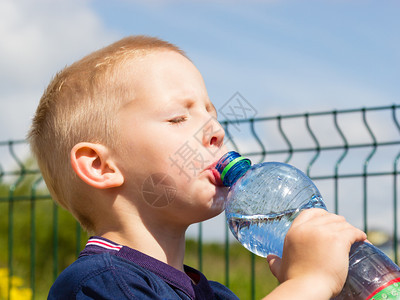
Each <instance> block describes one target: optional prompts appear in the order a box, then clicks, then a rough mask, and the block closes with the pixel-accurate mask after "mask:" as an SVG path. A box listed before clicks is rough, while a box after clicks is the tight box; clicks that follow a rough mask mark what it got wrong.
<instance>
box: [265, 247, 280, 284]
mask: <svg viewBox="0 0 400 300" xmlns="http://www.w3.org/2000/svg"><path fill="white" fill-rule="evenodd" d="M267 262H268V265H269V269H270V270H271V273H272V275H274V276H275V277H276V278H277V279H278V281H279V282H282V281H281V278H280V275H279V274H280V270H281V263H282V259H281V258H280V257H279V256H276V255H273V254H270V255H268V256H267Z"/></svg>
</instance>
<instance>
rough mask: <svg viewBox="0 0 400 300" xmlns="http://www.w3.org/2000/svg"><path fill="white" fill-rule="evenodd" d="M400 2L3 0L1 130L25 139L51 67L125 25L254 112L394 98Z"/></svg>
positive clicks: (118, 33)
mask: <svg viewBox="0 0 400 300" xmlns="http://www.w3.org/2000/svg"><path fill="white" fill-rule="evenodd" d="M399 13H400V2H398V1H395V0H392V1H384V2H382V1H379V2H378V1H344V0H343V1H342V0H328V1H284V0H270V1H224V0H221V1H168V0H165V1H161V0H151V1H134V0H114V1H108V0H99V1H95V0H91V1H88V0H83V1H82V0H70V1H61V0H57V1H50V0H37V1H30V0H3V1H2V2H1V3H0V113H1V117H0V122H1V124H0V125H1V128H0V140H6V139H10V138H11V139H18V138H24V136H25V133H26V131H27V129H28V127H29V123H30V119H31V117H32V115H33V113H34V110H35V108H36V105H37V103H38V100H39V98H40V96H41V94H42V91H43V89H44V88H45V87H46V85H47V83H48V82H49V80H50V78H51V76H53V75H54V73H55V72H56V71H58V70H59V69H61V68H62V67H63V66H65V65H67V64H70V63H72V62H73V61H74V60H76V59H78V58H80V57H82V56H84V55H86V54H87V53H89V52H91V51H92V50H94V49H97V48H100V47H102V46H105V45H107V44H108V43H111V42H113V41H115V40H117V39H119V38H122V37H123V36H126V35H131V34H148V35H153V36H158V37H160V38H163V39H166V40H168V41H170V42H172V43H175V44H177V45H178V46H180V47H181V48H182V49H183V50H185V51H186V52H187V54H188V56H189V57H190V58H191V59H192V60H193V62H194V63H195V64H196V66H197V67H198V68H199V69H200V71H201V72H202V74H203V76H204V79H205V81H206V84H207V87H208V91H209V95H210V98H211V99H212V100H213V102H214V104H215V106H216V107H217V108H219V107H221V106H223V104H224V103H225V102H226V101H227V100H228V99H229V98H230V97H231V96H232V95H233V94H234V93H235V92H239V93H240V94H241V95H243V96H244V97H245V98H246V99H247V100H248V101H249V102H250V103H252V105H253V106H254V107H255V108H256V109H257V112H258V116H270V115H275V114H285V113H298V112H306V111H309V112H314V111H320V110H331V109H344V108H358V107H362V106H380V105H389V104H393V103H399V95H400V84H399V83H398V81H399V78H400V76H399V75H400V35H399V29H400V18H399V17H398V16H399Z"/></svg>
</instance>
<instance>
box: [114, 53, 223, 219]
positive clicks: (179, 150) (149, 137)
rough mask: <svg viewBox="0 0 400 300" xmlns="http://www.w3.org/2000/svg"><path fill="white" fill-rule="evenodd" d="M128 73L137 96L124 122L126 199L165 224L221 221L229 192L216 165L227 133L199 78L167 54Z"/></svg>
mask: <svg viewBox="0 0 400 300" xmlns="http://www.w3.org/2000/svg"><path fill="white" fill-rule="evenodd" d="M125 68H126V69H125ZM124 70H126V74H127V78H126V80H128V82H129V84H130V85H131V86H132V88H133V90H134V91H135V96H134V98H135V99H134V100H133V101H131V102H130V103H128V104H126V105H125V106H124V107H123V108H122V109H121V110H120V112H119V116H118V121H119V126H120V135H121V139H122V140H121V144H122V147H121V149H120V151H118V153H119V168H120V169H121V171H122V172H123V175H124V177H125V182H124V185H123V189H124V193H126V195H125V196H126V197H127V198H129V199H132V200H134V201H135V203H136V205H139V206H140V207H142V208H145V209H146V211H148V210H149V209H150V210H152V211H151V213H152V214H153V217H154V218H157V221H159V222H161V223H162V224H168V223H166V222H169V223H171V222H172V223H176V225H185V226H187V225H190V224H192V223H195V222H199V221H202V220H205V219H208V218H211V217H213V216H215V215H217V214H219V213H220V212H221V211H222V210H223V208H224V206H223V204H224V201H223V199H224V197H225V195H226V193H227V189H226V188H225V187H222V186H221V185H220V181H219V176H218V175H216V174H215V172H213V171H212V170H211V169H212V168H210V166H212V165H213V164H215V162H216V161H217V160H218V159H219V158H220V157H221V156H222V155H223V154H224V153H225V152H226V148H225V146H224V145H223V139H224V130H223V128H222V127H221V125H220V124H219V123H218V122H217V120H216V117H217V116H216V110H215V108H214V106H213V105H212V103H211V102H210V99H209V98H208V95H207V90H206V87H205V85H204V81H203V79H202V76H201V74H200V72H199V71H198V70H197V69H196V67H195V66H194V65H193V64H192V63H191V62H190V61H189V60H188V59H187V58H185V57H184V56H182V55H180V54H179V53H176V52H173V51H167V50H165V51H156V52H154V53H151V54H148V55H146V56H145V57H144V58H142V59H141V60H135V61H132V62H128V63H126V64H125V66H124Z"/></svg>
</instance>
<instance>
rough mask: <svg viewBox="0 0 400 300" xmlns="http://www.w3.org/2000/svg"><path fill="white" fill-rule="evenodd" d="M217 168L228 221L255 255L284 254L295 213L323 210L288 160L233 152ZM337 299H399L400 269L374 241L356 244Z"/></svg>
mask: <svg viewBox="0 0 400 300" xmlns="http://www.w3.org/2000/svg"><path fill="white" fill-rule="evenodd" d="M216 169H217V170H218V172H219V173H220V174H221V180H222V182H223V184H224V185H226V186H229V187H230V190H229V193H228V196H227V201H226V208H225V214H226V220H227V223H228V226H229V228H230V230H231V232H232V234H233V235H234V236H235V238H236V239H237V240H238V241H239V242H240V243H241V244H242V245H243V246H244V247H245V248H247V249H248V250H250V251H251V252H253V253H255V254H257V255H259V256H262V257H266V256H267V255H269V254H275V255H278V256H280V257H282V250H283V242H284V238H285V235H286V233H287V231H288V230H289V227H290V225H291V223H292V222H293V220H294V219H295V218H296V216H297V215H298V214H299V213H300V212H301V211H302V210H304V209H308V208H312V207H318V208H323V209H326V206H325V204H324V202H323V199H322V196H321V194H320V192H319V191H318V189H317V187H316V186H315V185H314V183H313V182H312V181H311V179H310V178H308V177H307V176H306V175H305V174H304V173H303V172H301V171H300V170H298V169H296V168H295V167H293V166H291V165H288V164H284V163H279V162H265V163H261V164H256V165H254V166H251V162H250V160H249V159H247V158H244V157H242V156H240V154H238V153H237V152H234V151H232V152H228V153H227V154H225V155H224V156H223V157H222V158H221V159H220V160H219V161H218V163H217V165H216ZM335 299H336V300H342V299H363V300H365V299H371V300H372V299H374V300H378V299H400V268H399V267H398V266H397V265H396V264H395V263H393V262H392V261H391V260H390V259H389V258H388V257H387V256H386V255H385V254H384V253H383V252H381V251H380V250H379V249H378V248H376V247H375V246H373V245H370V244H367V243H356V244H354V245H353V246H352V249H351V251H350V262H349V274H348V277H347V280H346V283H345V286H344V288H343V290H342V292H341V293H340V295H339V296H337V297H336V298H335Z"/></svg>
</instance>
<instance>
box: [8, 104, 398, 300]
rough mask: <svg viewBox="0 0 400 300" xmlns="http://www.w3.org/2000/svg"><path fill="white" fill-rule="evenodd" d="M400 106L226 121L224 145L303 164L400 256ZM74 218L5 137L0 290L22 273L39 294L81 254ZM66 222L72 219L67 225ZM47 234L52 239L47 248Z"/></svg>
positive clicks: (333, 199) (17, 144)
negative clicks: (3, 279)
mask: <svg viewBox="0 0 400 300" xmlns="http://www.w3.org/2000/svg"><path fill="white" fill-rule="evenodd" d="M399 108H400V105H392V106H382V107H370V108H359V109H348V110H333V111H324V112H312V113H303V114H291V115H278V116H270V117H257V118H255V117H254V118H250V119H249V118H247V119H229V118H225V120H223V121H221V124H222V126H223V127H224V129H225V132H226V137H225V139H226V143H227V145H228V148H231V149H232V150H236V151H238V152H240V153H241V154H242V155H243V156H246V157H249V158H250V159H251V160H252V161H253V163H259V162H263V161H280V162H286V163H290V164H292V165H294V166H296V167H298V168H299V169H301V170H303V171H304V172H305V173H306V174H307V175H308V176H309V177H311V179H313V181H314V182H315V183H316V185H317V186H318V188H319V190H320V192H321V194H322V196H323V197H324V200H325V202H326V204H327V206H328V209H329V210H330V211H333V212H336V213H339V214H341V215H344V216H345V217H346V219H347V220H349V222H350V223H352V224H354V225H355V226H357V227H359V228H361V229H363V230H364V231H366V232H368V233H370V234H371V236H369V237H370V239H374V241H375V243H376V244H377V245H378V246H379V247H380V248H381V249H382V250H384V251H385V252H386V253H387V254H388V255H390V256H391V257H392V258H393V259H394V260H395V262H396V263H398V261H399V258H398V213H399V209H398V205H397V198H398V194H399V191H398V184H399V179H398V175H399V170H398V169H399V166H398V164H399V158H400V151H399V149H400V148H399V145H400V124H399V117H398V110H399ZM71 220H72V218H71V217H70V216H69V215H68V214H66V213H65V212H64V211H63V210H61V209H59V208H58V207H57V206H56V205H55V204H53V202H52V201H51V197H50V195H49V193H48V191H47V189H46V188H45V185H44V183H43V180H42V178H41V176H40V172H39V170H38V168H37V166H36V164H35V162H34V161H33V159H32V158H30V154H29V147H28V145H27V144H26V141H25V140H10V141H5V142H0V270H1V269H7V277H8V280H7V291H6V292H5V293H3V297H5V298H6V299H7V298H8V299H10V298H12V295H13V289H15V288H18V287H14V285H15V277H16V275H18V276H20V277H22V278H24V280H25V285H26V286H27V287H29V288H30V290H31V293H32V298H38V297H40V295H41V293H40V291H39V290H40V289H41V288H43V287H41V285H43V284H45V283H43V282H44V281H43V280H44V277H47V278H48V277H51V278H52V279H53V280H54V278H56V277H57V275H58V274H59V273H60V272H61V270H62V269H63V268H65V267H66V266H67V265H68V264H69V263H70V262H71V261H73V260H74V259H75V257H76V256H77V254H78V253H79V251H80V250H81V249H82V248H83V247H84V244H85V242H86V238H87V236H85V234H84V233H83V232H82V230H81V229H80V227H79V225H78V224H77V223H76V222H75V221H71ZM66 222H70V223H68V224H74V225H73V226H71V225H68V226H66V225H65V224H67V223H66ZM71 222H75V223H71ZM67 231H69V234H67V233H66V232H67ZM223 232H224V233H223V235H224V239H223V240H225V270H224V272H225V282H224V283H225V284H226V285H228V286H229V284H230V267H229V266H230V264H229V260H230V256H229V251H230V245H231V244H232V237H231V236H230V234H229V233H228V229H227V228H224V229H223ZM207 234H208V231H207V230H206V225H205V224H203V225H199V226H198V231H197V239H198V242H199V246H198V247H199V249H198V250H199V251H198V267H199V269H202V268H203V252H202V247H203V246H202V245H203V240H204V239H206V238H207ZM71 236H73V240H71ZM373 237H375V238H373ZM42 241H47V242H46V244H45V245H44V246H43V243H41V242H42ZM60 245H62V246H60ZM252 257H253V256H252ZM251 261H252V263H251V265H250V268H251V269H252V271H251V272H250V274H251V277H252V280H251V284H250V286H249V287H248V288H249V296H250V297H251V298H253V299H254V297H255V283H254V282H255V278H254V277H255V276H256V275H255V271H254V257H253V258H252V260H251ZM39 269H40V270H39ZM206 275H207V274H206ZM46 282H48V281H46ZM46 284H48V283H46ZM19 288H21V287H19ZM48 288H49V286H47V287H44V289H45V290H46V289H47V290H48ZM14 292H15V293H16V291H14ZM4 295H6V296H4ZM38 295H39V296H38ZM1 297H2V294H1V293H0V298H1Z"/></svg>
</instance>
